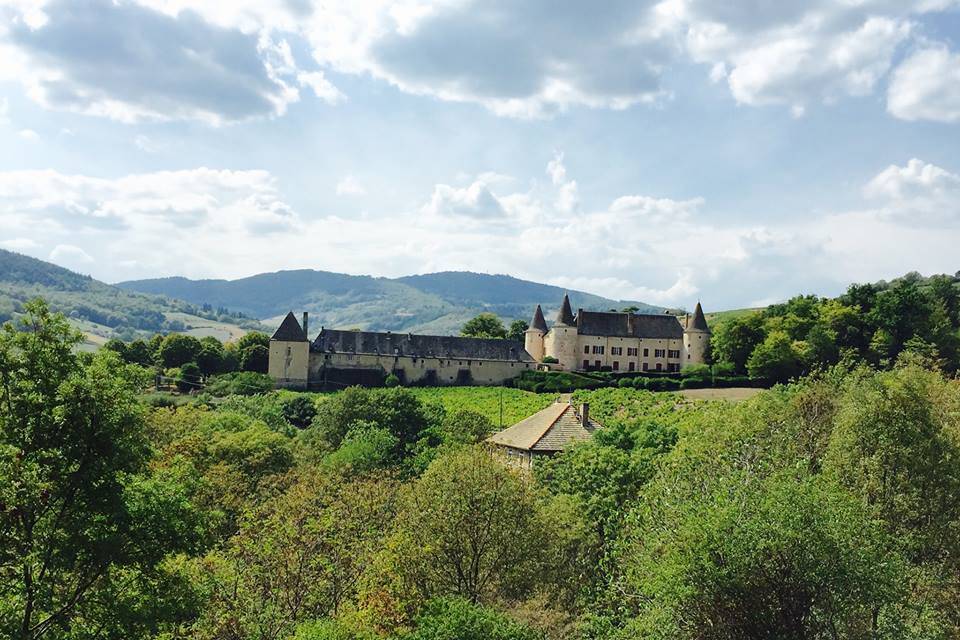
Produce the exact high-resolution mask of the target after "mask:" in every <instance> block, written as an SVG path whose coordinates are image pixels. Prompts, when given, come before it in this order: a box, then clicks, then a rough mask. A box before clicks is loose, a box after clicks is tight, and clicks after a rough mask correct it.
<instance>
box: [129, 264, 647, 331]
mask: <svg viewBox="0 0 960 640" xmlns="http://www.w3.org/2000/svg"><path fill="white" fill-rule="evenodd" d="M116 286H117V287H120V288H122V289H125V290H128V291H136V292H141V293H147V294H154V295H164V296H169V297H171V298H178V299H181V300H185V301H187V302H190V303H192V304H195V305H200V304H208V305H212V306H214V307H219V306H223V307H227V308H230V309H235V310H237V311H242V312H243V313H245V314H247V315H251V316H255V317H257V318H261V319H263V320H264V322H265V323H267V324H271V323H275V322H276V320H277V318H278V317H280V316H282V315H284V314H286V313H287V312H288V311H290V310H294V311H299V310H306V311H309V312H310V313H311V316H312V322H311V326H312V327H313V328H314V329H318V328H319V327H320V326H321V325H323V326H328V327H337V328H360V329H368V330H380V331H387V330H389V331H409V332H412V333H435V334H453V333H457V332H459V330H460V327H462V326H463V323H464V322H466V321H467V320H468V319H470V318H472V317H473V316H475V315H476V314H478V313H480V312H483V311H490V312H492V313H496V314H497V315H499V316H500V317H501V318H503V319H504V320H505V321H509V320H513V319H516V318H522V319H524V320H529V318H530V317H531V316H532V315H533V310H534V308H535V307H536V305H537V304H540V305H542V306H543V308H544V312H545V313H546V314H547V317H548V318H551V316H552V314H553V313H555V312H556V309H557V308H558V307H559V305H560V301H561V300H562V298H563V294H564V293H565V290H564V289H562V288H560V287H555V286H552V285H546V284H540V283H536V282H530V281H527V280H520V279H518V278H514V277H512V276H507V275H488V274H481V273H471V272H462V271H447V272H441V273H431V274H426V275H413V276H405V277H401V278H374V277H371V276H351V275H346V274H342V273H332V272H328V271H313V270H309V269H301V270H296V271H278V272H275V273H262V274H258V275H255V276H250V277H248V278H241V279H238V280H189V279H187V278H179V277H176V278H159V279H153V280H136V281H130V282H121V283H119V284H117V285H116ZM569 294H570V300H571V303H572V304H573V307H574V309H576V308H578V307H582V308H584V309H598V310H607V309H621V308H624V307H627V306H635V307H638V308H639V309H640V310H642V311H647V312H658V311H662V309H661V308H660V307H654V306H651V305H648V304H644V303H641V302H632V301H620V300H611V299H609V298H603V297H601V296H595V295H592V294H589V293H584V292H581V291H570V292H569Z"/></svg>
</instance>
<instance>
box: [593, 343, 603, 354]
mask: <svg viewBox="0 0 960 640" xmlns="http://www.w3.org/2000/svg"><path fill="white" fill-rule="evenodd" d="M593 353H594V355H601V356H602V355H603V346H602V345H594V346H593Z"/></svg>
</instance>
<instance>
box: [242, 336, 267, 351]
mask: <svg viewBox="0 0 960 640" xmlns="http://www.w3.org/2000/svg"><path fill="white" fill-rule="evenodd" d="M256 345H260V346H261V347H266V348H268V349H269V348H270V336H268V335H267V334H265V333H262V332H260V331H251V332H250V333H245V334H243V335H242V336H241V337H240V339H239V340H237V351H238V352H242V351H243V350H244V349H248V348H249V347H253V346H256Z"/></svg>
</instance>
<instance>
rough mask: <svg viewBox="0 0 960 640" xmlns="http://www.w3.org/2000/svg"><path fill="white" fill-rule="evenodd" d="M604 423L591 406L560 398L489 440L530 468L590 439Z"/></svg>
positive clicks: (511, 459) (509, 457)
mask: <svg viewBox="0 0 960 640" xmlns="http://www.w3.org/2000/svg"><path fill="white" fill-rule="evenodd" d="M600 427H601V425H600V424H599V423H598V422H596V421H595V420H593V419H591V418H590V405H589V404H587V403H586V402H584V403H583V404H582V405H581V406H580V408H579V409H578V408H577V407H575V406H574V405H572V404H570V403H569V402H563V401H557V402H555V403H553V404H551V405H550V406H549V407H547V408H546V409H543V410H541V411H538V412H537V413H535V414H533V415H532V416H530V417H529V418H524V419H523V420H521V421H520V422H518V423H517V424H515V425H513V426H512V427H509V428H507V429H504V430H503V431H500V432H498V433H495V434H493V435H492V436H490V437H489V438H487V443H488V444H489V445H491V446H493V447H494V449H495V450H496V452H497V453H500V454H501V455H502V456H503V457H504V458H505V459H506V460H507V462H509V463H510V464H512V465H514V466H517V467H519V468H521V469H530V468H532V467H533V465H534V464H535V463H536V460H537V459H538V458H543V457H549V456H552V455H555V454H557V453H560V452H561V451H563V450H564V449H565V448H567V447H569V446H570V445H572V444H575V443H577V442H582V441H584V440H589V439H590V436H592V435H593V432H594V431H596V430H597V429H599V428H600Z"/></svg>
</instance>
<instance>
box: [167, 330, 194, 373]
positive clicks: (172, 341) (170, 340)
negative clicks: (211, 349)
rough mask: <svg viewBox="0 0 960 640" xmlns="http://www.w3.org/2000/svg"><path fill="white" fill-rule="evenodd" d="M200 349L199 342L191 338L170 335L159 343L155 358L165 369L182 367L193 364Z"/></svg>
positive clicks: (180, 334)
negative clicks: (189, 363)
mask: <svg viewBox="0 0 960 640" xmlns="http://www.w3.org/2000/svg"><path fill="white" fill-rule="evenodd" d="M200 349H201V345H200V341H199V340H197V339H196V338H194V337H193V336H188V335H184V334H182V333H171V334H170V335H168V336H167V337H166V338H164V339H163V342H161V343H160V347H159V349H158V350H157V356H158V358H159V360H160V364H162V365H163V366H164V367H165V368H170V367H182V366H183V365H184V364H186V363H188V362H195V361H196V359H197V354H199V353H200Z"/></svg>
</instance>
